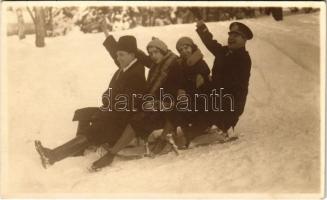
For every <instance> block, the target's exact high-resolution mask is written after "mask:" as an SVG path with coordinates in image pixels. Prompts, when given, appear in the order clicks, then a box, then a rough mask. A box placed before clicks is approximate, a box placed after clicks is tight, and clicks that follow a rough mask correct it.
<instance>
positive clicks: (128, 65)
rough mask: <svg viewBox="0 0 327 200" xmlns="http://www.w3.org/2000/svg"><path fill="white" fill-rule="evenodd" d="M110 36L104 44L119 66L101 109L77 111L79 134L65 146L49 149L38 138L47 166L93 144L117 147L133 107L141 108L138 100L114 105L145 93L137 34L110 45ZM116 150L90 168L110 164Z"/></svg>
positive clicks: (103, 99)
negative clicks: (122, 98) (126, 105)
mask: <svg viewBox="0 0 327 200" xmlns="http://www.w3.org/2000/svg"><path fill="white" fill-rule="evenodd" d="M110 39H112V38H107V40H106V41H105V42H104V45H105V47H106V48H107V50H108V48H109V49H110V54H112V55H113V58H114V61H115V63H116V64H117V65H118V66H119V69H118V70H117V71H116V72H115V74H114V75H113V77H112V79H111V81H110V84H109V87H108V89H107V90H106V91H105V92H104V94H103V96H102V103H103V105H102V106H101V107H100V108H98V107H89V108H82V109H79V110H77V111H76V112H75V115H74V118H73V121H78V122H79V126H78V129H77V135H76V137H75V138H73V139H71V140H70V141H68V142H66V143H64V144H63V145H61V146H58V147H56V148H54V149H49V148H46V147H43V146H42V144H41V142H40V141H38V140H36V141H35V148H36V150H37V152H38V153H39V155H40V157H41V162H42V165H43V167H44V168H47V167H48V166H49V165H53V164H54V163H56V162H58V161H60V160H62V159H64V158H67V157H69V156H73V155H76V154H79V155H81V152H82V153H83V152H84V150H85V149H86V148H88V147H89V146H91V145H92V146H93V145H95V146H99V145H102V144H105V143H109V144H110V145H113V146H117V143H119V142H118V141H119V140H121V136H122V134H123V132H124V131H125V129H126V128H128V122H129V121H130V119H131V117H132V116H133V115H134V113H133V111H134V108H135V109H137V108H140V107H139V105H137V103H135V104H136V105H133V104H131V105H128V108H126V109H121V108H120V107H118V106H115V105H116V102H115V100H116V101H118V99H120V98H119V96H121V95H124V96H125V97H127V98H130V99H128V100H127V101H128V102H131V101H130V100H131V98H132V95H133V94H142V93H144V91H145V89H146V88H145V87H146V82H145V81H146V79H145V67H144V65H143V64H141V63H140V61H138V60H137V58H136V52H137V44H136V39H135V37H134V36H122V37H121V38H119V40H118V42H114V43H112V46H107V43H108V42H109V40H110ZM117 98H118V99H117ZM111 100H114V101H111ZM129 106H130V107H129ZM116 149H120V148H116ZM116 153H117V151H113V152H111V151H109V152H108V153H107V154H106V155H104V156H103V157H101V158H100V159H98V160H97V161H95V162H94V163H93V164H92V166H91V169H92V170H97V169H100V168H102V167H105V166H107V165H109V164H110V163H111V162H112V161H113V158H114V156H115V154H116Z"/></svg>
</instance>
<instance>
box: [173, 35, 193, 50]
mask: <svg viewBox="0 0 327 200" xmlns="http://www.w3.org/2000/svg"><path fill="white" fill-rule="evenodd" d="M183 45H189V46H191V47H192V48H194V47H196V45H195V44H194V42H193V40H192V39H191V38H189V37H181V38H179V40H178V41H177V43H176V49H177V51H179V49H180V48H181V47H182V46H183Z"/></svg>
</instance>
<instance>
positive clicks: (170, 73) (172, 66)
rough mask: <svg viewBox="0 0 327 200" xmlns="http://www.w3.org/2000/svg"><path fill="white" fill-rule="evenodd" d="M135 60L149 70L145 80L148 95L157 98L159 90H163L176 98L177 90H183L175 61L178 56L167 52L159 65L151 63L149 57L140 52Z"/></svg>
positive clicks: (180, 75) (179, 68)
mask: <svg viewBox="0 0 327 200" xmlns="http://www.w3.org/2000/svg"><path fill="white" fill-rule="evenodd" d="M137 58H138V59H139V60H140V62H142V64H144V65H145V66H146V67H148V68H150V71H149V75H148V78H147V92H148V93H149V94H151V95H154V96H155V97H159V92H160V88H163V89H164V93H170V94H171V95H173V96H174V97H176V95H177V91H178V89H184V88H183V86H184V80H183V79H182V71H181V66H180V65H179V63H178V61H177V58H178V56H177V55H175V54H174V53H173V52H171V51H168V53H167V54H166V55H165V56H164V58H163V60H162V61H161V62H160V63H159V64H155V63H153V62H152V61H151V59H150V58H149V56H147V55H146V54H145V53H144V52H142V51H139V52H138V54H137Z"/></svg>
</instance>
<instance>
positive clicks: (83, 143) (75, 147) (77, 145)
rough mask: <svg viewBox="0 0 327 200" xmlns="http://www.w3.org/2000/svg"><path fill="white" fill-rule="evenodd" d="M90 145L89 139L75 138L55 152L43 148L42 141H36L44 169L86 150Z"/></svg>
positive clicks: (83, 137)
mask: <svg viewBox="0 0 327 200" xmlns="http://www.w3.org/2000/svg"><path fill="white" fill-rule="evenodd" d="M89 145H90V144H89V142H88V140H87V138H86V137H85V136H82V135H80V136H77V137H75V138H74V139H72V140H70V141H68V142H66V143H65V144H63V145H61V146H59V147H57V148H55V149H53V150H51V149H48V148H45V147H43V146H42V144H41V142H40V141H38V140H36V141H35V148H36V150H37V152H38V153H39V154H40V157H41V162H42V166H43V167H44V168H47V167H48V166H50V165H53V164H54V163H55V162H58V161H60V160H62V159H64V158H67V157H69V156H72V155H74V154H76V153H77V152H79V151H81V150H84V149H86V148H87V147H88V146H89Z"/></svg>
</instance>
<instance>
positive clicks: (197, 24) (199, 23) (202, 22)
mask: <svg viewBox="0 0 327 200" xmlns="http://www.w3.org/2000/svg"><path fill="white" fill-rule="evenodd" d="M203 25H204V21H203V20H198V21H197V22H196V28H199V27H200V26H203Z"/></svg>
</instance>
